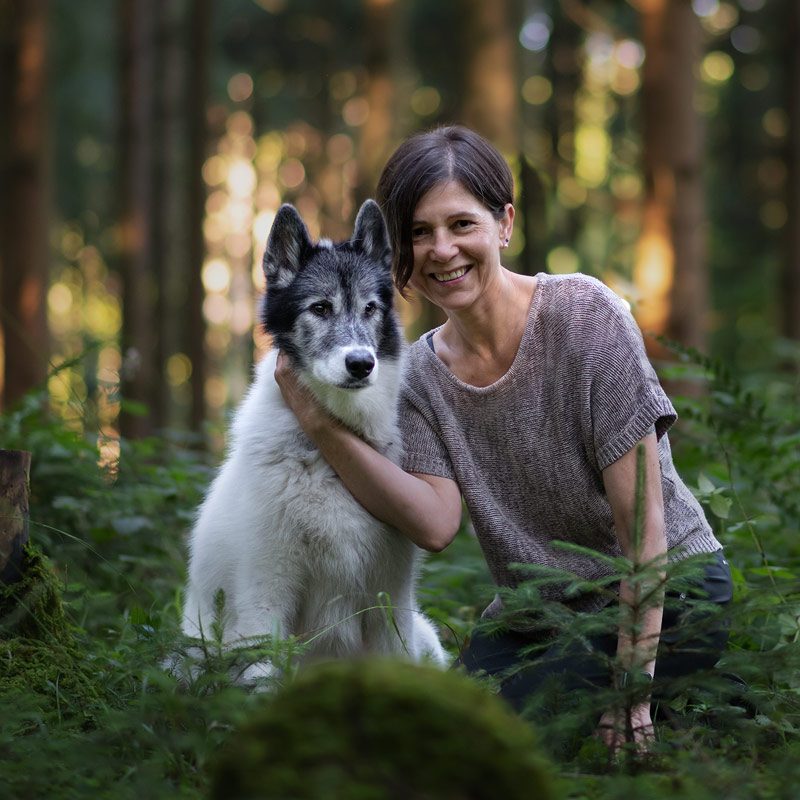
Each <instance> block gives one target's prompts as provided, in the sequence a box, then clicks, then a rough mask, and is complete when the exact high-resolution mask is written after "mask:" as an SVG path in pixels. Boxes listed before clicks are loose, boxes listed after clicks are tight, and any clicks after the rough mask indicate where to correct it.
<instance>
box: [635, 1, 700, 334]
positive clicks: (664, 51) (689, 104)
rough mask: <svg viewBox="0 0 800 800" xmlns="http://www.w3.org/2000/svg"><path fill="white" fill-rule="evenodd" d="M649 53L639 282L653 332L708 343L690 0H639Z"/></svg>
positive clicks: (696, 54)
mask: <svg viewBox="0 0 800 800" xmlns="http://www.w3.org/2000/svg"><path fill="white" fill-rule="evenodd" d="M637 5H638V7H639V9H640V11H641V20H642V40H643V43H644V47H645V51H646V54H647V57H646V59H645V62H644V68H643V79H642V92H641V97H642V114H643V120H644V122H643V142H644V146H643V154H644V173H645V182H646V190H645V192H646V193H645V207H644V217H643V227H642V232H641V237H640V240H639V247H638V253H637V262H636V265H635V270H634V281H635V283H636V286H637V289H638V290H639V293H640V297H641V300H640V303H639V306H638V308H637V316H638V318H639V323H640V325H641V326H642V328H643V329H644V330H645V331H646V332H648V333H656V334H664V335H666V336H668V337H669V338H671V339H675V340H677V341H678V342H680V343H682V344H684V345H689V346H692V347H696V348H699V349H701V350H705V349H706V343H707V342H706V334H707V330H706V318H707V314H708V296H709V286H708V283H709V281H708V267H707V263H706V252H705V248H706V236H705V208H704V196H703V184H702V177H701V167H702V158H703V132H702V126H701V123H700V118H699V116H698V114H697V112H696V111H695V110H694V103H693V100H694V92H695V75H694V70H695V66H696V64H697V62H698V61H699V58H700V55H701V44H702V32H701V28H700V23H699V21H698V19H697V16H696V15H695V13H694V11H693V10H692V7H691V4H690V3H689V2H687V0H638V2H637Z"/></svg>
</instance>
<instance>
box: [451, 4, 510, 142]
mask: <svg viewBox="0 0 800 800" xmlns="http://www.w3.org/2000/svg"><path fill="white" fill-rule="evenodd" d="M513 5H514V4H512V3H511V2H510V0H495V2H492V3H486V2H483V0H468V2H467V3H465V8H464V10H463V12H462V14H461V17H460V18H461V25H462V26H463V28H462V36H463V40H464V44H463V50H464V52H465V53H467V54H468V61H467V64H466V67H467V71H466V75H465V76H464V80H465V85H464V93H463V98H464V101H463V105H462V109H461V116H462V119H463V121H464V122H465V123H466V124H467V125H469V126H470V127H472V128H475V129H476V130H477V131H479V132H480V133H481V134H483V135H484V136H486V137H487V138H488V139H489V140H491V141H492V142H493V143H494V144H495V145H496V146H497V147H499V148H500V150H501V151H502V152H504V153H505V154H506V155H512V154H516V153H517V152H518V150H519V141H518V127H517V112H518V107H517V106H518V94H519V92H518V91H517V81H516V78H517V67H516V42H515V36H514V29H513V19H514V14H513V9H512V6H513Z"/></svg>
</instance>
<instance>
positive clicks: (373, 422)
mask: <svg viewBox="0 0 800 800" xmlns="http://www.w3.org/2000/svg"><path fill="white" fill-rule="evenodd" d="M402 375H403V363H402V356H401V357H400V358H397V359H387V358H385V357H384V358H382V359H381V362H380V369H379V372H378V378H377V380H376V381H375V383H373V384H372V385H371V386H365V387H364V388H363V389H340V388H339V387H337V386H331V385H330V384H329V383H323V382H321V381H319V380H316V379H315V378H313V377H312V376H310V375H308V374H305V373H301V380H302V382H303V383H304V384H305V386H307V387H308V389H309V390H310V391H311V392H312V393H313V394H314V396H315V397H316V398H317V399H318V400H319V402H320V403H321V404H322V405H323V406H324V408H325V409H326V410H327V411H328V413H330V414H332V415H333V416H334V417H336V418H337V419H339V420H341V421H342V422H344V424H345V425H346V426H347V427H348V428H350V429H351V430H352V431H354V432H355V433H357V434H358V435H359V436H361V437H362V438H364V439H366V440H367V441H368V442H370V443H371V444H373V445H374V446H375V447H377V448H378V449H379V450H381V451H384V450H386V449H387V448H388V447H389V446H390V445H391V444H392V443H393V442H395V441H396V439H397V425H396V422H395V414H394V413H390V412H394V410H395V409H396V408H397V400H398V398H399V396H400V381H401V379H402Z"/></svg>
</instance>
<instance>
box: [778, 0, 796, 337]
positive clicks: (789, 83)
mask: <svg viewBox="0 0 800 800" xmlns="http://www.w3.org/2000/svg"><path fill="white" fill-rule="evenodd" d="M787 13H788V15H789V19H788V20H787V25H786V40H785V46H784V47H785V52H786V61H785V63H786V69H787V75H786V87H787V94H788V97H787V106H788V109H789V136H788V137H787V144H786V147H787V153H786V164H787V167H788V169H787V172H788V176H787V177H788V180H787V193H788V197H787V207H788V212H789V213H788V218H789V221H788V224H787V225H786V236H787V251H786V256H785V258H784V261H783V276H782V286H781V290H782V291H781V305H782V309H781V310H782V325H781V328H782V332H783V334H784V336H788V337H789V338H791V339H797V340H800V47H798V46H797V42H798V36H800V3H796V2H795V3H787Z"/></svg>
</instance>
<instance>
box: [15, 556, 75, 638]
mask: <svg viewBox="0 0 800 800" xmlns="http://www.w3.org/2000/svg"><path fill="white" fill-rule="evenodd" d="M21 572H22V578H21V579H20V580H19V581H17V582H16V583H12V584H8V585H6V584H3V583H0V641H2V640H5V639H10V638H17V637H23V638H35V639H42V640H45V641H46V640H57V641H60V642H63V641H65V640H66V639H68V637H69V633H68V631H67V624H66V620H65V618H64V607H63V606H62V604H61V594H60V592H59V590H58V577H57V576H56V574H55V572H53V568H52V567H51V566H50V563H49V562H48V561H47V559H46V558H45V557H44V556H43V555H42V554H41V553H40V552H39V551H38V550H36V549H35V548H33V547H31V546H30V545H26V547H25V550H24V551H23V557H22V568H21Z"/></svg>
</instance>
